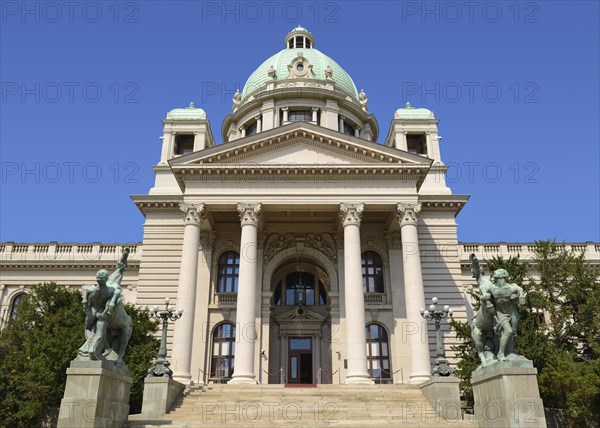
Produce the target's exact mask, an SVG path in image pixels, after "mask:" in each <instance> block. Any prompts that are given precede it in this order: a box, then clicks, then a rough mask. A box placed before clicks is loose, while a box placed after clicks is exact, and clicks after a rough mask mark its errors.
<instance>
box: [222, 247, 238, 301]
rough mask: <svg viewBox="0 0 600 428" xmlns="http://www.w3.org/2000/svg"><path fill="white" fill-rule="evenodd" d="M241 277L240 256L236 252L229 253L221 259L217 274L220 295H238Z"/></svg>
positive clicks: (224, 254)
mask: <svg viewBox="0 0 600 428" xmlns="http://www.w3.org/2000/svg"><path fill="white" fill-rule="evenodd" d="M239 275H240V255H239V254H238V253H237V252H235V251H227V252H225V253H223V254H221V257H219V271H218V274H217V292H218V293H237V289H238V278H239Z"/></svg>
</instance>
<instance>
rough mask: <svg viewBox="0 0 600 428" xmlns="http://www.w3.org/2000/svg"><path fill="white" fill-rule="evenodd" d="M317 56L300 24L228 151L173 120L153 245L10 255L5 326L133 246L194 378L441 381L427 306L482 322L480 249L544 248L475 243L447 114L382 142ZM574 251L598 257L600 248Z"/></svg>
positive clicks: (179, 362) (398, 116)
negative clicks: (476, 315) (465, 223)
mask: <svg viewBox="0 0 600 428" xmlns="http://www.w3.org/2000/svg"><path fill="white" fill-rule="evenodd" d="M314 43H315V40H314V38H313V37H312V35H311V34H310V33H309V32H308V31H306V30H305V29H303V28H297V29H295V30H294V31H292V32H291V33H290V34H289V35H288V36H287V37H286V49H284V50H283V51H282V52H280V53H279V54H277V55H275V56H274V57H272V58H274V61H275V59H277V63H276V64H266V63H265V64H263V65H264V67H263V68H264V70H263V68H259V69H257V71H256V72H255V73H253V75H252V77H251V79H249V81H248V83H247V85H246V88H244V91H243V92H242V93H237V94H236V95H235V97H234V99H233V109H232V113H230V114H228V115H227V116H226V117H225V119H224V121H223V124H222V127H221V134H222V137H223V141H224V142H223V144H219V145H215V142H214V138H213V135H212V131H211V126H210V123H209V121H208V120H207V118H206V114H205V113H204V111H203V110H201V109H198V108H195V107H194V106H193V104H192V105H190V106H189V107H187V108H180V109H175V110H172V111H171V112H169V113H168V114H167V117H166V118H165V119H164V120H163V124H164V135H163V138H162V140H163V146H162V151H161V153H160V159H159V161H158V163H157V165H155V166H154V171H155V173H156V181H155V184H154V186H153V187H152V188H151V189H150V191H149V193H148V194H147V195H135V196H133V197H132V198H133V201H134V203H135V204H136V205H137V207H138V208H139V210H140V211H141V212H142V213H143V215H144V217H145V223H144V238H143V241H142V242H141V243H134V244H122V243H119V244H101V243H94V244H75V243H73V244H70V243H12V242H6V243H1V244H0V268H1V269H2V272H3V273H2V277H1V278H0V304H1V306H0V311H1V315H2V320H3V321H5V320H6V319H8V317H10V316H11V315H12V314H11V311H12V307H13V306H14V305H13V303H14V302H15V299H17V298H18V296H19V295H21V294H23V293H25V292H26V290H27V287H29V286H30V285H32V284H35V283H38V282H43V281H54V282H57V283H59V284H64V285H68V286H74V287H79V286H81V285H83V284H87V283H90V282H92V281H93V278H94V275H95V272H96V271H97V270H98V269H99V268H106V267H110V266H112V265H114V262H115V261H116V260H117V258H118V255H119V254H120V249H121V248H122V247H123V246H129V247H130V248H132V253H131V256H130V264H129V268H128V270H127V274H126V275H125V277H124V280H123V286H124V288H125V289H124V293H125V299H126V301H128V302H132V303H135V304H137V305H140V306H142V307H146V306H154V305H160V304H161V303H162V302H163V300H164V298H165V297H170V298H171V299H172V301H175V302H176V306H177V307H178V308H182V309H184V314H183V317H182V319H181V320H179V321H178V322H177V323H175V324H174V331H169V336H168V338H169V339H168V348H169V355H168V358H169V359H170V360H171V362H172V366H171V367H172V369H173V370H174V374H175V379H176V380H178V381H180V382H183V383H190V382H192V381H194V382H198V381H200V382H202V381H214V382H232V383H256V382H259V383H280V382H282V381H283V382H289V383H294V382H296V383H372V382H394V383H409V382H410V383H420V382H422V381H424V380H427V379H428V378H429V371H430V368H431V366H430V362H431V358H432V357H434V355H433V352H434V349H435V346H434V340H435V338H434V335H433V332H432V331H431V328H432V327H431V326H427V325H426V324H425V322H424V321H423V319H422V318H421V316H420V314H419V308H420V307H423V306H425V303H426V302H429V301H430V300H431V298H432V297H433V296H437V297H438V298H439V301H440V303H442V304H444V305H446V304H447V305H449V306H451V307H452V308H453V309H454V314H455V318H458V319H461V320H466V319H467V318H470V317H471V313H472V310H471V307H470V303H469V301H468V299H467V298H466V297H467V294H466V291H467V289H468V288H469V287H471V286H472V284H474V281H473V280H472V279H471V277H470V272H469V268H470V263H469V262H468V255H469V253H471V252H475V253H476V254H477V256H478V257H479V258H480V259H481V260H484V259H485V258H486V255H488V254H489V255H504V256H508V255H512V254H516V253H517V252H518V253H520V254H522V255H524V254H528V251H529V246H530V245H531V244H506V243H500V244H496V243H477V244H475V243H459V242H458V239H457V223H456V221H455V218H456V216H457V215H458V214H459V212H460V210H461V209H462V207H463V206H464V205H465V203H466V202H467V200H468V196H467V195H455V194H452V192H451V189H450V188H448V187H447V186H446V183H445V179H444V174H445V172H446V169H447V168H446V166H445V165H444V163H443V161H442V156H441V150H440V137H439V135H438V128H437V124H438V120H437V119H436V118H435V116H434V114H433V112H431V111H429V110H427V109H415V108H413V107H411V106H409V105H407V106H406V107H404V108H400V109H398V110H397V111H396V112H395V113H394V115H393V119H392V121H391V124H390V129H389V132H388V134H387V137H386V138H385V141H384V142H383V144H377V139H378V134H379V125H378V123H377V120H376V119H375V117H374V116H373V115H372V114H371V113H369V112H368V106H367V98H366V93H365V92H364V91H360V93H359V92H358V91H357V90H356V87H354V83H353V82H352V79H351V78H350V77H349V76H348V75H347V74H346V73H345V71H343V69H341V67H339V65H337V64H335V63H334V62H333V61H332V60H331V59H330V58H329V57H327V56H325V55H324V54H322V53H320V52H319V51H317V50H316V49H314ZM285 61H288V62H285ZM261 67H262V66H261ZM263 74H264V75H263ZM158 156H159V154H158V153H157V158H158ZM569 245H571V246H572V247H577V248H579V247H581V249H582V250H584V251H585V252H586V257H588V258H589V259H590V260H596V261H597V260H598V256H599V254H600V245H599V244H593V243H585V244H569ZM229 323H230V324H229ZM232 327H235V337H234V333H233V331H234V330H233V329H232ZM170 328H171V329H172V328H173V324H172V325H171V326H170ZM448 355H449V357H450V358H452V353H451V352H449V354H448ZM232 366H233V367H234V370H233V371H232V370H231V369H232Z"/></svg>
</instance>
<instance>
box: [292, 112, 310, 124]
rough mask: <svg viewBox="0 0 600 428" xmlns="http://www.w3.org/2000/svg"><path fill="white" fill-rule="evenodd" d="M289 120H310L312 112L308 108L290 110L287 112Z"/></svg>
mask: <svg viewBox="0 0 600 428" xmlns="http://www.w3.org/2000/svg"><path fill="white" fill-rule="evenodd" d="M288 121H289V122H310V121H312V113H311V112H310V111H308V110H297V111H293V110H292V111H290V112H289V113H288Z"/></svg>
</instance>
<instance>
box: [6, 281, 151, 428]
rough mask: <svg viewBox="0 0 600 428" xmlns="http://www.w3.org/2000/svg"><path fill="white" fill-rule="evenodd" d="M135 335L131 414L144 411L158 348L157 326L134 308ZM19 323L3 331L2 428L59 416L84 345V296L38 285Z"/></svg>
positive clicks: (130, 354)
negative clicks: (148, 376)
mask: <svg viewBox="0 0 600 428" xmlns="http://www.w3.org/2000/svg"><path fill="white" fill-rule="evenodd" d="M126 310H127V313H128V314H129V315H131V317H132V319H133V333H132V336H131V339H130V342H129V346H128V348H127V353H126V355H125V362H126V364H127V365H128V367H129V370H130V371H131V374H132V377H133V381H134V383H133V386H132V392H131V399H130V406H131V412H132V413H135V412H139V410H140V408H141V400H142V390H143V378H144V376H145V373H146V371H147V369H148V368H149V366H150V362H151V361H152V358H153V357H154V356H155V355H156V351H157V350H158V340H157V339H156V338H155V337H154V336H153V333H154V332H155V331H156V328H157V323H156V322H154V321H152V320H150V319H149V317H148V314H147V313H146V312H145V311H144V310H141V309H139V308H136V307H134V306H132V305H126ZM18 313H19V316H18V319H17V320H13V319H10V320H9V321H8V324H7V325H6V327H5V328H4V329H3V330H1V331H0V426H2V427H11V428H12V427H32V426H40V425H42V424H46V423H52V422H53V421H54V420H55V419H56V417H57V416H58V409H59V407H60V401H61V399H62V397H63V394H64V390H65V384H66V380H67V375H66V370H67V368H68V367H69V364H70V362H71V360H73V358H75V357H76V355H77V349H78V348H79V347H80V346H81V345H82V344H83V342H84V341H85V337H84V328H83V325H84V314H83V310H82V307H81V295H80V293H79V292H78V291H75V290H69V289H67V288H65V287H62V286H58V285H56V284H54V283H45V284H38V285H37V286H35V287H33V288H32V290H31V293H30V294H29V295H28V297H27V298H24V299H22V300H21V302H20V303H19V307H18Z"/></svg>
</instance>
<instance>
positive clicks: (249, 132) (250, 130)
mask: <svg viewBox="0 0 600 428" xmlns="http://www.w3.org/2000/svg"><path fill="white" fill-rule="evenodd" d="M253 134H256V122H254V123H253V124H252V125H248V127H247V128H246V137H247V136H248V135H253Z"/></svg>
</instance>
